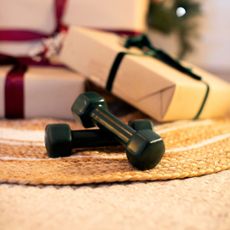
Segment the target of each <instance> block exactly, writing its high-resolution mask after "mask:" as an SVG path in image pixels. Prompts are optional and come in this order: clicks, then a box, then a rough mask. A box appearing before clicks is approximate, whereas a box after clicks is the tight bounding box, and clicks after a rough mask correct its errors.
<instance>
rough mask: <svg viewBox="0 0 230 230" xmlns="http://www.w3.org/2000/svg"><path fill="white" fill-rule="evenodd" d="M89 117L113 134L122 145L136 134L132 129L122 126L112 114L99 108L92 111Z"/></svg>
mask: <svg viewBox="0 0 230 230" xmlns="http://www.w3.org/2000/svg"><path fill="white" fill-rule="evenodd" d="M91 117H92V119H93V120H94V122H95V123H96V124H97V125H98V126H100V127H101V128H103V129H107V130H108V131H110V132H111V133H113V134H114V137H115V138H117V139H119V140H120V141H121V142H122V143H123V144H127V143H128V141H129V140H130V137H131V136H132V135H133V134H135V133H136V131H135V130H134V129H133V128H131V127H130V126H128V125H126V124H124V123H123V122H122V121H120V120H119V119H118V118H117V117H115V116H114V115H113V114H112V113H110V112H109V111H107V110H105V109H103V108H101V107H97V108H96V109H94V110H93V111H92V112H91Z"/></svg>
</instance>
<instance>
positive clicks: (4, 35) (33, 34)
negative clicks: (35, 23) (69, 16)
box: [0, 0, 67, 41]
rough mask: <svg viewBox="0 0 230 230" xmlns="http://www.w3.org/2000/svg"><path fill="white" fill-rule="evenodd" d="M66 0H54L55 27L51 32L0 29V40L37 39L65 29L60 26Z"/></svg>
mask: <svg viewBox="0 0 230 230" xmlns="http://www.w3.org/2000/svg"><path fill="white" fill-rule="evenodd" d="M66 2H67V0H55V16H56V27H55V30H54V32H53V33H51V34H45V33H42V32H38V31H31V30H18V29H11V30H0V41H29V40H30V41H32V40H38V39H41V38H47V37H50V36H52V35H54V34H55V33H57V32H59V31H61V30H62V29H65V26H62V24H61V21H62V17H63V15H64V11H65V6H66Z"/></svg>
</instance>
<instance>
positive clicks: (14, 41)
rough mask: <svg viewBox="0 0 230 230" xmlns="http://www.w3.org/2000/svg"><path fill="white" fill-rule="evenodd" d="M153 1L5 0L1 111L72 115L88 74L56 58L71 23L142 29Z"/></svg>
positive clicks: (0, 38) (0, 36)
mask: <svg viewBox="0 0 230 230" xmlns="http://www.w3.org/2000/svg"><path fill="white" fill-rule="evenodd" d="M147 6H148V0H126V1H123V0H116V1H107V0H97V1H94V0H47V1H40V0H34V1H30V0H19V1H17V2H15V3H14V4H12V2H11V1H7V0H3V1H1V8H0V65H1V67H0V94H1V98H0V116H1V117H7V118H22V117H36V116H49V117H59V118H70V107H71V105H72V103H73V101H74V99H75V98H76V96H77V95H79V94H80V93H81V92H83V91H84V84H85V78H83V77H82V76H80V74H78V73H74V72H72V71H70V70H68V69H66V68H64V66H63V65H62V63H60V62H59V61H58V60H56V57H55V56H56V54H57V51H59V49H60V47H61V45H62V41H63V38H64V37H65V34H66V32H67V31H68V27H69V26H70V25H77V26H85V27H90V28H96V29H100V30H107V31H111V32H116V33H119V34H127V35H130V34H138V33H141V32H143V31H144V30H145V14H146V10H147Z"/></svg>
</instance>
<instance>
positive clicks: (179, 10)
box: [176, 7, 187, 18]
mask: <svg viewBox="0 0 230 230" xmlns="http://www.w3.org/2000/svg"><path fill="white" fill-rule="evenodd" d="M186 13H187V12H186V10H185V8H184V7H178V8H177V9H176V15H177V17H179V18H180V17H183V16H184V15H185V14H186Z"/></svg>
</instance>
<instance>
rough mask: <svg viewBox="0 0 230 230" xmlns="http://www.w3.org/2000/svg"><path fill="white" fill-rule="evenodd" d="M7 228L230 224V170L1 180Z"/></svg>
mask: <svg viewBox="0 0 230 230" xmlns="http://www.w3.org/2000/svg"><path fill="white" fill-rule="evenodd" d="M0 213H1V214H0V226H1V230H5V229H7V230H8V229H10V230H11V229H12V230H13V229H23V230H27V229H28V230H29V229H33V230H36V229H52V230H55V229H93V230H96V229H100V230H110V229H132V230H136V229H137V230H139V229H147V230H148V229H149V230H150V229H151V230H153V229H183V230H184V229H186V230H200V229H202V230H206V229H208V230H217V229H218V230H229V229H230V170H228V171H224V172H220V173H217V174H213V175H207V176H203V177H197V178H190V179H184V180H172V181H165V182H163V181H162V182H146V183H128V184H127V183H126V184H109V185H96V186H95V185H91V186H65V187H53V186H47V187H35V186H24V185H8V184H2V185H0Z"/></svg>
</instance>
